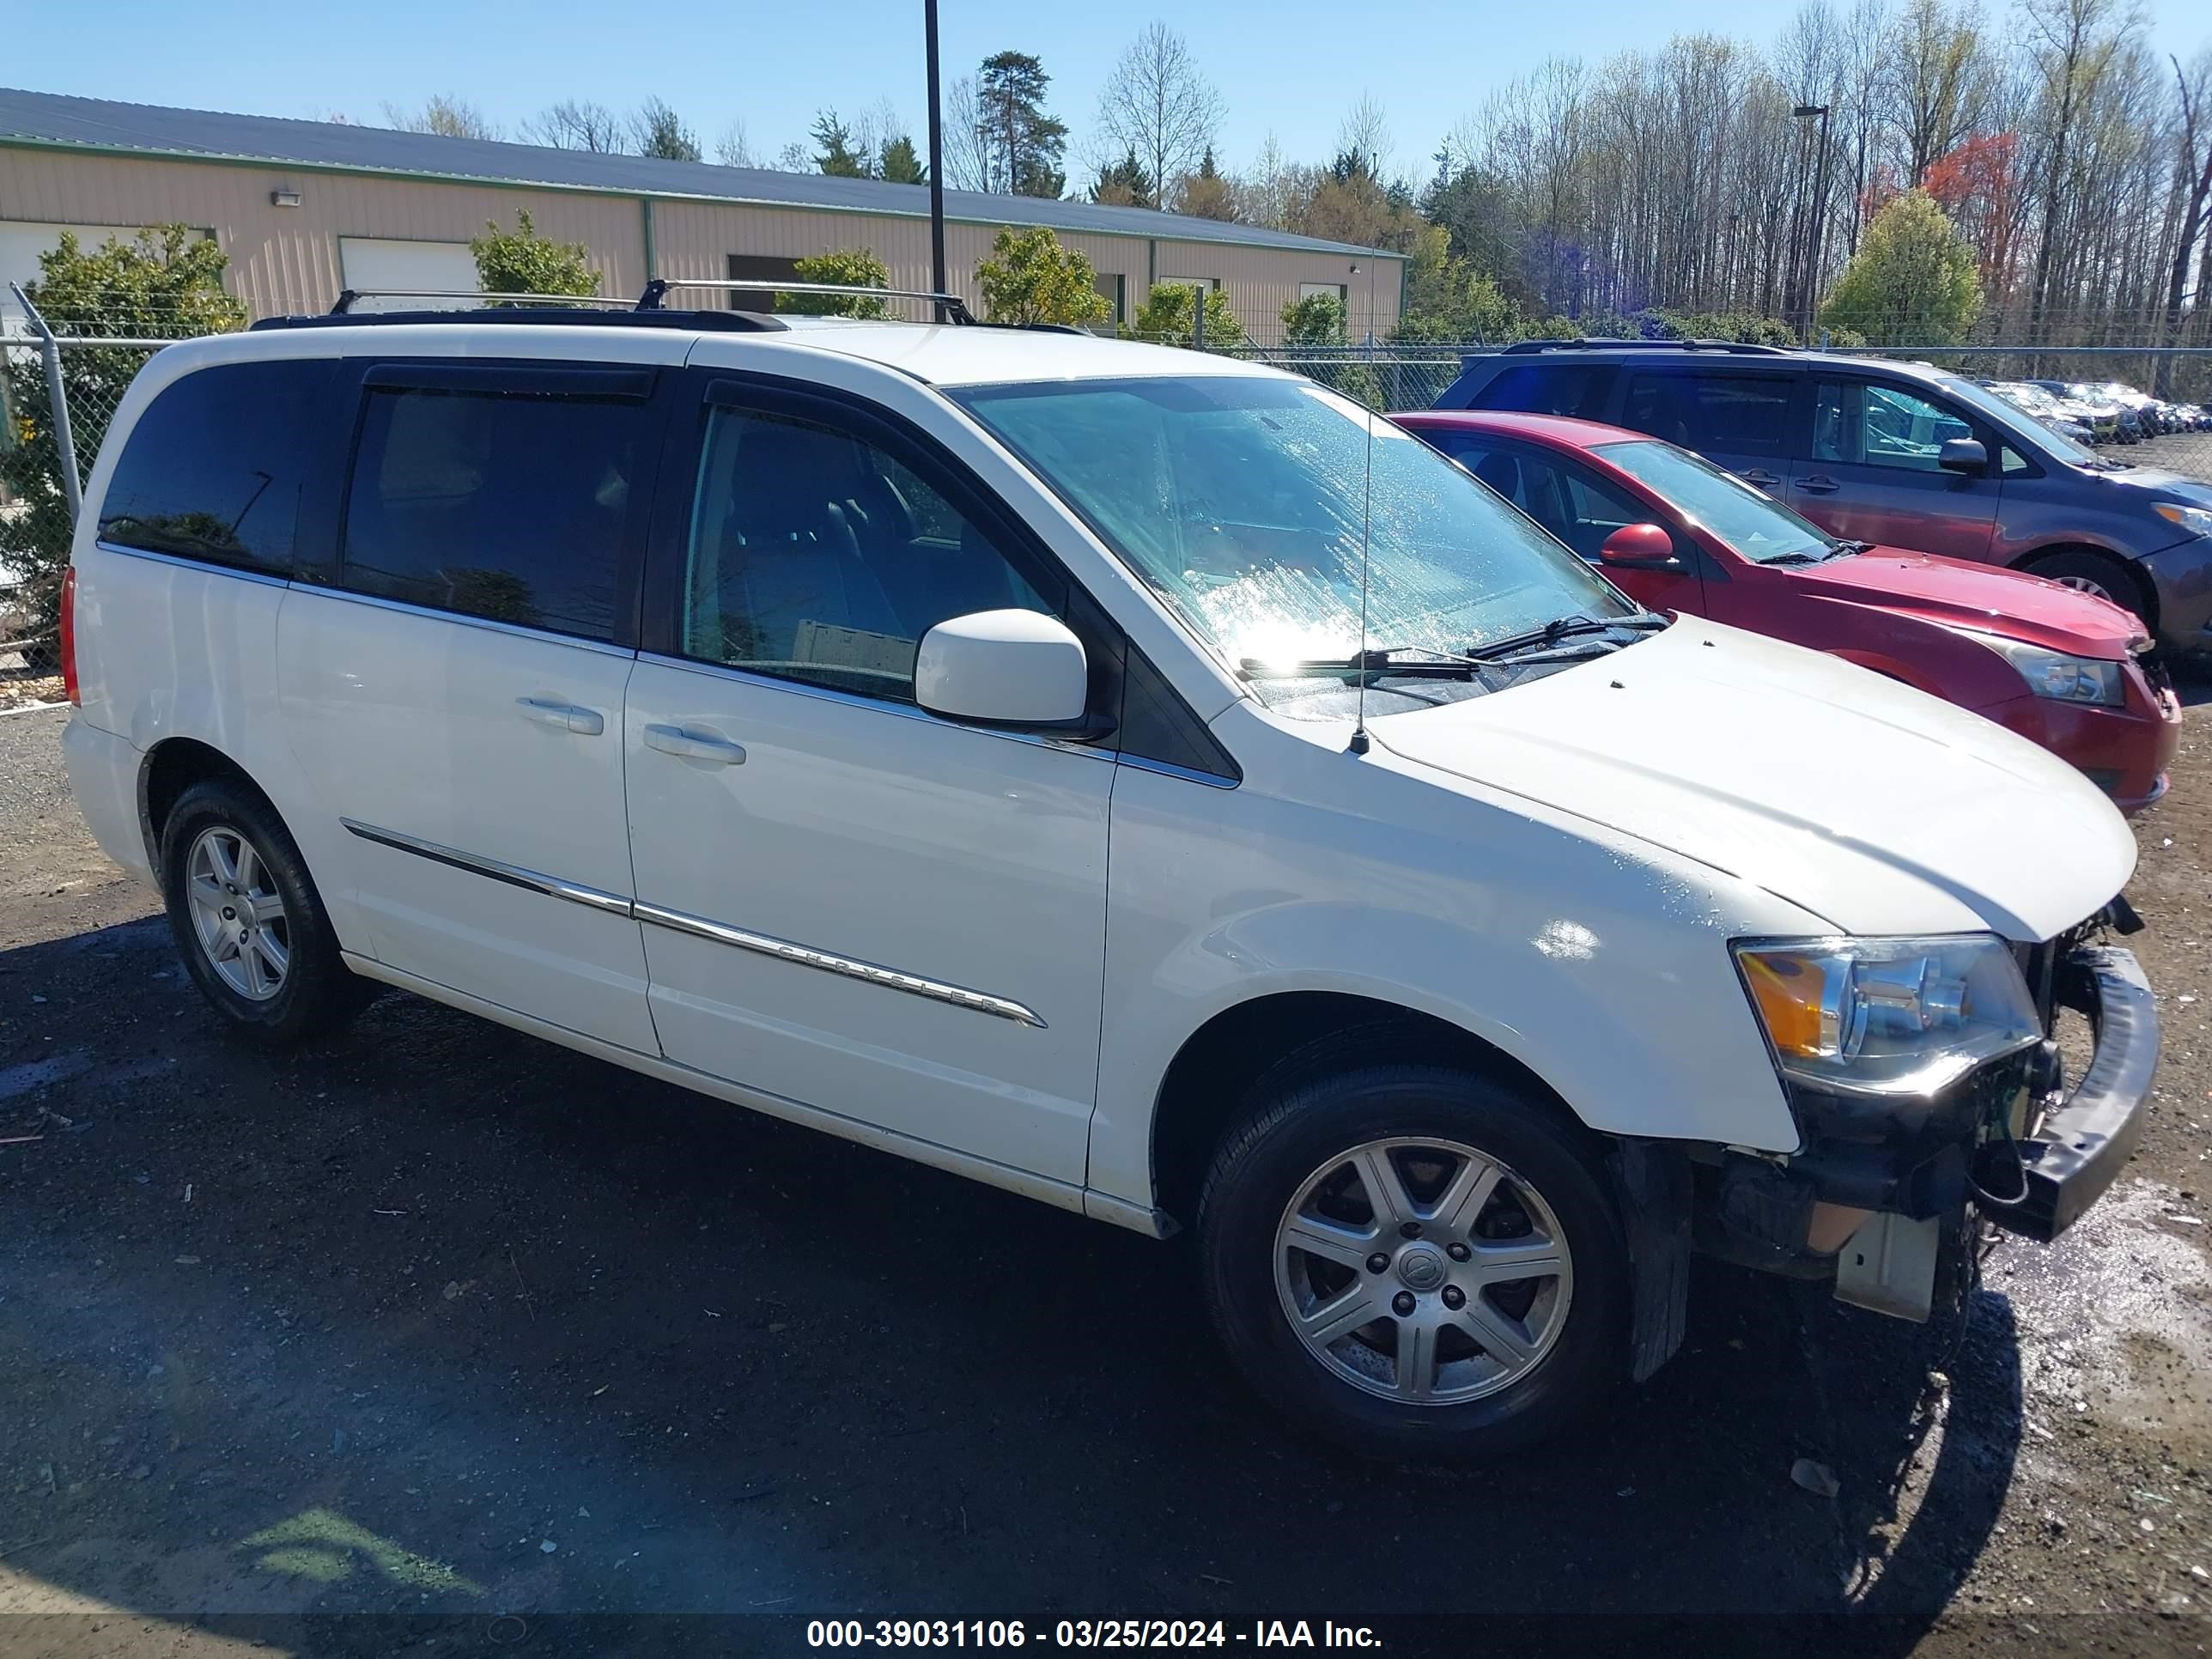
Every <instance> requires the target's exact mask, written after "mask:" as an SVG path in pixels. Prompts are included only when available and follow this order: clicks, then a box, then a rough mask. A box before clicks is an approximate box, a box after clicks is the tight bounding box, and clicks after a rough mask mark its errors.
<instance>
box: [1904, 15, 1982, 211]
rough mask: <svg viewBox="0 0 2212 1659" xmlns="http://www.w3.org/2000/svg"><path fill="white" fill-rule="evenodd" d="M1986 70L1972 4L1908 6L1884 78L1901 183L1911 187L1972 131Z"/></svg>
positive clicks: (1978, 22) (1978, 20)
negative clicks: (1895, 121)
mask: <svg viewBox="0 0 2212 1659" xmlns="http://www.w3.org/2000/svg"><path fill="white" fill-rule="evenodd" d="M1889 72H1890V76H1891V81H1892V83H1893V86H1894V88H1895V95H1896V98H1897V102H1898V115H1899V121H1900V123H1901V125H1902V129H1903V130H1902V131H1901V132H1900V133H1899V139H1900V141H1901V143H1902V146H1903V154H1902V156H1901V159H1902V161H1903V162H1904V174H1905V182H1906V183H1907V184H1908V185H1917V184H1919V183H1920V181H1921V180H1922V179H1924V178H1925V177H1926V176H1927V173H1928V169H1929V167H1930V166H1931V165H1932V164H1933V163H1934V162H1935V161H1936V158H1937V157H1939V156H1942V155H1947V154H1948V153H1949V151H1950V150H1951V149H1953V147H1954V146H1955V145H1956V144H1957V143H1958V142H1959V140H1960V139H1961V138H1962V137H1965V136H1966V134H1967V133H1968V132H1970V131H1972V130H1973V129H1974V128H1975V126H1977V125H1978V124H1979V122H1980V120H1981V116H1982V109H1983V106H1984V103H1985V102H1986V100H1987V97H1988V91H1989V76H1990V62H1989V56H1988V52H1987V50H1986V49H1985V48H1984V46H1983V44H1982V34H1981V15H1980V12H1979V10H1978V9H1977V8H1976V7H1975V5H1974V4H1973V3H1972V0H1962V3H1961V4H1960V5H1959V7H1958V8H1957V9H1955V10H1954V9H1948V8H1946V7H1945V5H1944V4H1943V0H1910V3H1908V4H1907V5H1906V7H1905V12H1904V15H1902V16H1901V17H1899V19H1898V22H1897V27H1896V30H1895V33H1893V36H1892V49H1891V58H1890V65H1889Z"/></svg>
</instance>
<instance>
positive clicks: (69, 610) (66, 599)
mask: <svg viewBox="0 0 2212 1659" xmlns="http://www.w3.org/2000/svg"><path fill="white" fill-rule="evenodd" d="M61 647H62V695H63V696H65V697H67V698H68V699H69V700H70V702H71V703H72V704H73V705H82V703H83V702H84V698H83V696H82V694H80V693H79V692H78V690H77V689H76V566H75V565H71V566H70V568H68V569H67V570H64V572H62V618H61Z"/></svg>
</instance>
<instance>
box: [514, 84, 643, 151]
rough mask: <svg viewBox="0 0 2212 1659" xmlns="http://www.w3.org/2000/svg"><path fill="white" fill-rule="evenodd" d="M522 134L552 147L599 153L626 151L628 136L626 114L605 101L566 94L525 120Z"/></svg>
mask: <svg viewBox="0 0 2212 1659" xmlns="http://www.w3.org/2000/svg"><path fill="white" fill-rule="evenodd" d="M624 136H625V131H624V127H623V120H622V118H621V117H619V116H617V114H616V113H615V112H613V111H612V110H611V109H609V108H608V107H607V106H605V104H594V103H590V102H587V101H586V100H580V99H575V98H563V99H562V100H561V101H560V102H559V103H557V104H555V105H553V106H551V107H550V108H549V109H546V110H545V111H544V112H542V113H540V114H538V116H537V117H535V118H533V119H531V120H528V121H525V122H524V123H523V124H522V126H521V129H520V137H522V138H523V139H524V140H525V141H526V143H532V144H544V146H545V147H546V148H547V149H581V150H588V151H590V152H591V153H592V154H593V155H620V154H622V151H623V139H624Z"/></svg>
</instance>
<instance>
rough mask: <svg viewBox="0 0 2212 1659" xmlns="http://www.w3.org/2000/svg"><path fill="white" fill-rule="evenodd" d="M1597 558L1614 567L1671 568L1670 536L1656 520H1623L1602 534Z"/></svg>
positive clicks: (1674, 565)
mask: <svg viewBox="0 0 2212 1659" xmlns="http://www.w3.org/2000/svg"><path fill="white" fill-rule="evenodd" d="M1597 562H1599V563H1600V564H1609V565H1611V566H1613V568H1615V569H1617V570H1672V569H1674V568H1675V567H1676V566H1677V565H1679V564H1680V562H1681V561H1680V559H1677V558H1676V557H1675V556H1674V538H1673V537H1672V536H1670V535H1668V533H1667V532H1666V531H1664V530H1663V529H1662V528H1661V527H1660V526H1657V525H1656V524H1625V525H1623V526H1620V529H1618V530H1616V531H1614V532H1613V534H1611V535H1610V536H1607V538H1605V545H1604V546H1602V547H1601V548H1599V549H1598V550H1597Z"/></svg>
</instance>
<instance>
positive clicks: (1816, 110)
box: [1790, 104, 1828, 345]
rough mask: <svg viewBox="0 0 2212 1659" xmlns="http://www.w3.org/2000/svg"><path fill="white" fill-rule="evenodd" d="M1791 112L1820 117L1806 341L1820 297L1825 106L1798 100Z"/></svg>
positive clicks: (1824, 215) (1825, 193) (1808, 265)
mask: <svg viewBox="0 0 2212 1659" xmlns="http://www.w3.org/2000/svg"><path fill="white" fill-rule="evenodd" d="M1790 114H1791V115H1792V116H1793V117H1795V118H1796V119H1798V120H1800V121H1809V120H1811V119H1812V118H1814V116H1816V115H1817V116H1819V117H1820V162H1819V164H1818V166H1817V167H1815V168H1814V185H1813V253H1812V257H1811V258H1809V259H1808V260H1807V261H1806V263H1805V343H1806V344H1807V345H1810V344H1812V343H1813V319H1814V309H1815V307H1817V306H1818V305H1819V304H1820V249H1821V246H1822V244H1823V243H1824V242H1825V241H1826V231H1827V228H1828V106H1826V104H1800V105H1798V106H1797V107H1796V109H1794V110H1792V111H1790Z"/></svg>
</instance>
